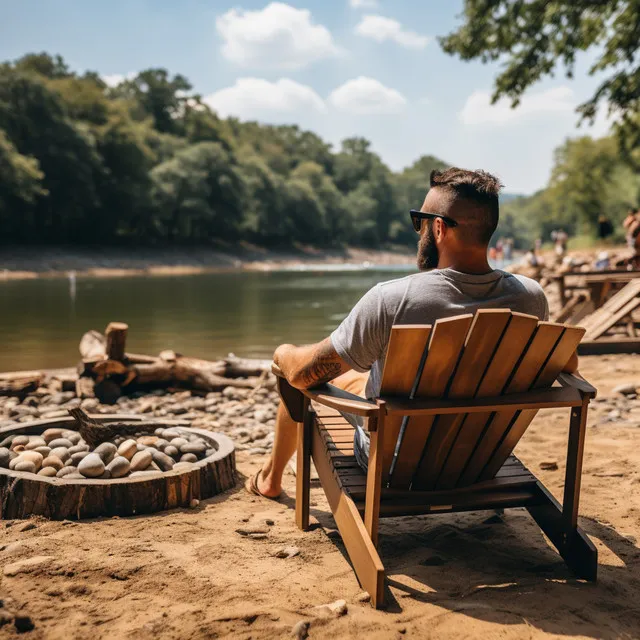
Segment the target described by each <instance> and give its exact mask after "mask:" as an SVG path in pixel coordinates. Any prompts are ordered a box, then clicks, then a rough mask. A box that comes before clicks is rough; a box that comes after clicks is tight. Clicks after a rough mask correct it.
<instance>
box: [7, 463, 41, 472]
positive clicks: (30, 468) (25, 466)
mask: <svg viewBox="0 0 640 640" xmlns="http://www.w3.org/2000/svg"><path fill="white" fill-rule="evenodd" d="M13 470H14V471H26V472H27V473H35V472H36V471H37V469H36V465H35V464H33V462H28V461H27V460H24V461H22V462H18V464H16V465H15V466H14V467H13Z"/></svg>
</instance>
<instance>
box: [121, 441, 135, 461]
mask: <svg viewBox="0 0 640 640" xmlns="http://www.w3.org/2000/svg"><path fill="white" fill-rule="evenodd" d="M137 451H138V443H137V442H136V441H135V440H131V439H129V440H125V441H124V442H123V443H122V444H121V445H120V446H119V447H118V455H119V456H122V457H123V458H126V459H127V460H131V458H133V456H134V455H135V454H136V453H137Z"/></svg>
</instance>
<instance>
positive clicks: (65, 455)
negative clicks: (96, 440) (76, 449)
mask: <svg viewBox="0 0 640 640" xmlns="http://www.w3.org/2000/svg"><path fill="white" fill-rule="evenodd" d="M49 455H50V456H56V457H57V458H60V460H62V462H66V461H67V460H68V459H69V458H70V457H71V454H70V453H69V449H67V448H66V447H56V448H55V449H51V452H50V453H49Z"/></svg>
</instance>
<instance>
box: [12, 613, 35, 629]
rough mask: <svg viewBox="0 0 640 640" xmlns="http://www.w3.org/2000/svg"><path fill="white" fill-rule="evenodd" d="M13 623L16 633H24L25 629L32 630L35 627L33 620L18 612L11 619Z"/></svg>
mask: <svg viewBox="0 0 640 640" xmlns="http://www.w3.org/2000/svg"><path fill="white" fill-rule="evenodd" d="M13 624H14V625H15V627H16V631H17V632H18V633H26V632H27V631H32V630H33V629H35V628H36V625H35V624H34V623H33V620H32V619H31V618H30V617H29V616H27V615H24V614H23V613H20V614H18V615H17V616H16V617H15V618H14V619H13Z"/></svg>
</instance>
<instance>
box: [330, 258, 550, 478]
mask: <svg viewBox="0 0 640 640" xmlns="http://www.w3.org/2000/svg"><path fill="white" fill-rule="evenodd" d="M478 309H511V310H512V311H518V312H520V313H527V314H529V315H532V316H537V317H538V318H540V319H541V320H547V319H548V317H549V306H548V304H547V299H546V297H545V295H544V291H543V290H542V287H540V285H539V284H538V283H537V282H536V281H535V280H531V279H530V278H526V277H524V276H520V275H513V274H511V273H507V272H506V271H500V270H495V271H491V272H490V273H487V274H484V275H471V274H468V273H461V272H459V271H455V270H453V269H434V270H432V271H427V272H422V273H415V274H413V275H410V276H406V277H405V278H398V279H396V280H390V281H388V282H381V283H380V284H377V285H376V286H375V287H373V288H372V289H370V290H369V291H368V292H367V293H366V294H365V295H364V296H363V297H362V298H361V299H360V301H359V302H358V303H357V304H356V306H355V307H354V308H353V309H352V310H351V313H350V314H349V315H348V316H347V317H346V318H345V319H344V320H343V321H342V323H341V324H340V326H339V327H338V328H337V329H336V330H335V331H334V332H333V333H332V334H331V342H332V344H333V347H334V349H335V350H336V351H337V353H338V355H339V356H340V357H341V358H342V359H343V360H344V361H345V362H347V363H348V364H349V365H350V366H351V367H352V368H353V369H355V370H356V371H361V372H364V371H370V374H369V381H368V382H367V388H366V396H367V398H375V397H377V396H378V394H379V392H380V384H381V382H382V371H383V369H384V357H385V354H386V351H387V345H388V343H389V336H390V335H391V327H392V326H393V325H395V324H434V323H435V321H436V320H437V319H438V318H450V317H451V316H457V315H460V314H463V313H474V312H475V311H476V310H478ZM351 421H352V422H353V423H354V424H356V423H355V422H354V421H353V420H352V419H351ZM356 427H357V428H356V438H355V447H354V449H355V454H356V457H357V458H358V462H359V463H360V464H361V465H362V466H364V467H366V460H367V459H368V457H369V446H368V445H369V438H368V436H367V434H366V432H365V431H364V430H363V429H361V428H360V427H359V425H357V424H356Z"/></svg>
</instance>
